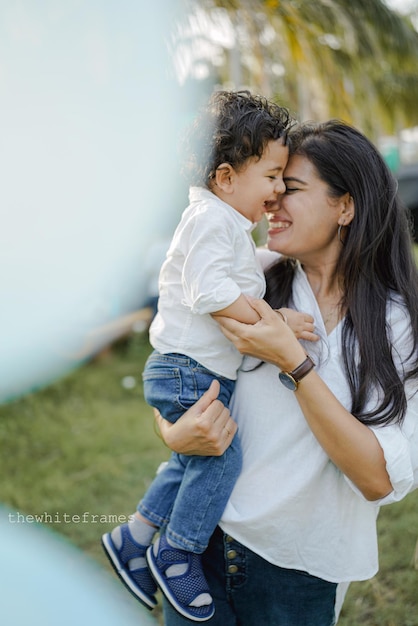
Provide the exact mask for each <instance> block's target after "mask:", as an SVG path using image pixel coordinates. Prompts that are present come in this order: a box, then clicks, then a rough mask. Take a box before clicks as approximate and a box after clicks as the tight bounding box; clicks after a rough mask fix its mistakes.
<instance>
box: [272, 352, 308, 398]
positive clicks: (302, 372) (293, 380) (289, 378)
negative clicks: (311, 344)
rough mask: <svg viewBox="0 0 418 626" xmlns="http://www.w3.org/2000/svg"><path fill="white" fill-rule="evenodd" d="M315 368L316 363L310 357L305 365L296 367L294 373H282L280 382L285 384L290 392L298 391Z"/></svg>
mask: <svg viewBox="0 0 418 626" xmlns="http://www.w3.org/2000/svg"><path fill="white" fill-rule="evenodd" d="M314 367H315V363H314V361H313V360H312V359H311V357H310V356H309V355H308V356H307V357H306V359H305V360H304V361H303V363H301V364H300V365H298V366H297V367H295V369H294V370H293V371H292V372H280V373H279V379H280V382H281V383H283V385H284V386H285V387H287V389H290V391H296V389H297V388H298V386H299V383H300V381H301V380H302V378H303V377H304V376H306V374H309V372H310V371H311V370H312V369H313V368H314Z"/></svg>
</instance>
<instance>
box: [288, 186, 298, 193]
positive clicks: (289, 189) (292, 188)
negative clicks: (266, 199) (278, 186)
mask: <svg viewBox="0 0 418 626" xmlns="http://www.w3.org/2000/svg"><path fill="white" fill-rule="evenodd" d="M294 191H297V187H286V191H285V193H293V192H294Z"/></svg>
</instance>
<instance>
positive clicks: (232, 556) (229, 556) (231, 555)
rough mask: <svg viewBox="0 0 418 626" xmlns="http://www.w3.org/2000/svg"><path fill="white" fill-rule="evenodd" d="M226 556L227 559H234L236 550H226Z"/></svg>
mask: <svg viewBox="0 0 418 626" xmlns="http://www.w3.org/2000/svg"><path fill="white" fill-rule="evenodd" d="M226 556H227V558H228V559H235V557H236V556H237V551H236V550H228V552H227V553H226Z"/></svg>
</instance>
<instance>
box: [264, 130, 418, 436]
mask: <svg viewBox="0 0 418 626" xmlns="http://www.w3.org/2000/svg"><path fill="white" fill-rule="evenodd" d="M289 149H290V154H291V155H293V154H297V155H301V156H304V157H306V158H307V159H308V160H309V161H310V163H312V164H313V165H314V167H315V168H316V170H317V173H318V175H319V177H320V178H321V179H322V180H323V181H324V182H325V183H327V185H328V187H329V195H330V196H331V197H334V198H338V197H341V196H342V195H344V194H345V193H347V192H348V193H349V194H350V195H351V196H352V198H353V199H354V205H355V214H354V218H353V220H352V222H351V224H350V225H349V227H348V228H346V229H344V230H345V231H346V232H345V233H344V234H345V237H344V245H342V246H341V254H340V257H339V260H338V263H337V267H336V275H337V276H338V278H339V281H340V284H341V287H342V292H343V298H342V301H341V307H342V310H344V311H345V312H346V315H345V321H344V324H343V330H342V341H343V355H344V364H345V369H346V372H347V376H348V381H349V385H350V389H351V396H352V408H351V412H352V413H353V415H355V416H356V417H357V418H358V419H359V420H360V421H362V422H363V423H366V424H373V425H378V424H387V423H390V422H402V420H403V417H404V415H405V411H406V404H407V400H406V395H405V388H404V385H405V381H406V380H407V379H409V378H412V377H415V376H417V375H418V350H417V346H418V271H417V266H416V263H415V261H414V256H413V246H412V235H411V223H410V217H409V215H408V212H407V210H406V208H405V207H404V206H403V205H402V204H401V203H400V200H399V198H398V194H397V182H396V180H395V178H394V177H393V175H392V174H391V172H390V170H389V168H388V167H387V165H386V164H385V162H384V160H383V158H382V157H381V155H380V154H379V152H378V150H377V149H376V148H375V146H374V145H373V144H372V143H371V142H370V141H369V140H368V139H367V138H366V137H365V136H364V135H363V134H362V133H360V132H359V131H358V130H356V129H355V128H353V127H351V126H349V125H347V124H345V123H344V122H341V121H339V120H330V121H329V122H326V123H323V124H310V123H306V124H301V125H300V126H299V127H298V128H296V129H295V130H294V131H292V132H291V133H290V135H289ZM294 270H295V261H294V260H292V259H283V261H282V262H279V263H278V264H276V265H275V266H274V267H273V268H271V269H270V270H269V271H268V273H267V282H268V290H267V294H266V299H267V300H268V301H269V302H270V303H271V304H272V306H274V308H279V307H280V306H283V305H284V304H285V303H286V302H289V300H290V298H291V290H292V280H293V275H294ZM393 293H395V294H398V295H399V296H401V298H402V300H403V302H404V304H405V307H406V309H407V311H408V314H409V316H410V323H411V327H410V332H411V346H412V347H411V353H410V355H409V359H410V361H409V363H410V366H409V371H405V372H404V373H403V374H402V375H401V376H400V375H399V374H398V372H397V370H396V367H395V364H394V358H393V357H394V350H395V349H394V348H393V346H392V343H391V329H390V328H388V325H387V322H386V314H387V310H386V307H387V303H388V301H389V300H390V298H391V297H392V296H393ZM373 388H377V389H378V391H379V402H380V404H379V406H377V407H376V408H375V409H374V410H371V411H366V402H367V400H368V399H369V395H370V391H371V389H373Z"/></svg>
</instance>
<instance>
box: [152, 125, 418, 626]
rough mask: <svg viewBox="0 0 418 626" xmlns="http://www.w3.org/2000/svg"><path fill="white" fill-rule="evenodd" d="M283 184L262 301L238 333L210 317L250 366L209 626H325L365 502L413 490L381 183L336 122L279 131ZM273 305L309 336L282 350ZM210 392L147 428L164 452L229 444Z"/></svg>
mask: <svg viewBox="0 0 418 626" xmlns="http://www.w3.org/2000/svg"><path fill="white" fill-rule="evenodd" d="M284 180H285V184H286V192H285V193H284V195H283V196H281V197H279V198H278V201H277V204H275V205H274V206H270V207H268V209H267V218H268V222H269V231H268V247H269V249H270V251H272V252H270V253H269V252H268V251H264V256H265V257H266V258H265V262H266V264H268V265H269V267H268V269H267V272H266V277H267V284H268V291H267V295H266V299H267V302H268V303H269V304H267V303H266V302H263V301H259V300H254V301H252V305H253V307H254V309H255V310H256V311H257V312H258V313H259V315H260V316H261V320H260V322H258V323H257V324H255V325H254V326H247V325H244V324H240V323H238V322H235V321H233V320H227V319H224V320H223V322H222V323H223V328H224V332H225V335H226V336H227V337H228V338H229V339H230V340H231V341H233V342H234V344H235V345H236V347H237V348H238V349H239V350H240V351H241V352H242V353H244V354H246V355H251V357H247V358H246V360H245V361H244V366H243V368H242V371H241V372H240V374H239V377H238V382H237V386H236V390H235V394H234V400H233V403H232V408H231V412H232V415H233V416H237V420H238V427H239V433H240V439H241V442H242V448H243V455H244V463H243V470H242V473H241V476H240V477H239V479H238V482H237V484H236V486H235V488H234V490H233V493H232V495H231V498H230V500H229V503H228V504H227V507H226V509H225V511H224V514H223V516H222V520H221V522H220V529H219V530H218V531H217V532H216V533H215V534H214V536H213V538H212V542H211V544H210V546H209V548H208V550H207V552H206V555H205V568H206V574H207V578H208V582H209V585H210V587H211V590H212V592H213V596H214V598H215V606H216V613H215V616H214V617H213V618H212V619H211V620H210V621H209V622H208V623H210V624H213V625H215V624H216V625H219V626H221V625H222V626H233V625H238V624H240V625H241V626H255V625H256V624H269V625H270V624H271V625H273V624H274V625H275V626H276V625H280V624H284V625H286V626H302V625H306V624H309V626H329V625H331V624H333V623H335V615H336V613H337V612H338V611H337V610H336V590H337V585H338V584H339V583H341V584H342V583H348V582H349V581H352V580H365V579H368V578H370V577H372V576H373V575H374V574H375V573H376V572H377V569H378V557H377V546H376V517H377V514H378V510H379V507H380V506H381V505H382V504H388V503H390V502H394V501H396V500H399V499H401V498H402V497H404V496H405V495H406V494H407V493H408V492H409V491H410V490H411V489H412V488H413V486H414V465H415V464H416V459H414V454H413V452H412V451H411V450H412V447H413V442H414V439H416V437H418V434H417V433H415V431H416V430H418V398H417V396H418V393H417V390H418V275H417V270H416V267H415V264H414V260H413V256H412V246H411V237H410V232H409V223H408V218H407V215H406V213H405V210H404V208H403V207H402V206H401V205H400V204H399V202H398V199H397V197H396V183H395V181H394V179H393V177H392V175H391V174H390V172H389V171H388V168H387V167H386V165H385V163H384V161H383V159H382V158H381V156H380V155H379V153H378V151H377V150H376V148H375V147H374V146H373V145H372V144H371V143H370V142H369V141H368V139H366V137H364V136H363V135H362V134H361V133H360V132H358V131H357V130H355V129H353V128H351V127H350V126H348V125H346V124H344V123H342V122H339V121H330V122H327V123H325V124H319V125H308V124H307V125H301V126H300V127H299V128H298V129H296V130H295V131H293V132H292V133H291V137H290V158H289V162H288V165H287V167H286V170H285V174H284ZM273 251H274V252H278V253H280V255H282V256H281V257H279V256H278V255H276V254H273ZM269 305H270V306H269ZM282 306H290V307H293V308H296V309H299V310H301V311H305V312H307V313H310V314H311V315H312V316H313V317H314V319H315V325H316V333H317V334H318V335H319V336H320V341H318V342H317V343H316V344H312V343H308V342H304V341H298V340H297V339H296V338H295V336H294V335H293V333H292V332H291V331H290V329H289V328H288V327H287V326H286V324H285V322H284V321H283V320H281V319H280V317H279V316H278V315H276V314H275V312H274V310H273V309H277V308H279V307H282ZM307 355H309V358H308V356H307ZM254 357H255V358H254ZM279 373H280V380H279V377H278V374H279ZM282 383H283V384H282ZM215 397H216V389H214V388H211V389H210V390H209V392H208V393H207V394H206V396H205V397H204V398H202V399H201V401H200V403H198V404H197V405H196V406H195V407H194V409H193V410H190V411H189V412H188V413H187V414H185V415H184V416H183V418H181V420H180V421H179V422H177V424H176V425H172V426H167V425H166V424H165V423H164V424H163V423H162V421H161V420H158V421H159V425H160V427H161V429H162V434H163V437H164V439H165V441H166V442H167V443H168V445H169V446H170V447H171V448H173V449H175V450H176V451H178V452H183V453H186V454H191V453H192V454H214V453H215V448H217V450H218V453H220V452H222V450H223V448H224V446H226V445H228V444H229V442H230V440H231V436H232V435H233V433H234V430H235V429H234V425H233V421H232V420H231V418H230V416H229V414H228V412H227V411H226V410H225V409H223V408H222V405H221V404H220V403H219V402H218V401H216V400H215V401H214V400H213V399H214V398H215ZM157 419H158V418H157ZM212 423H213V425H211V424H212ZM414 433H415V434H414ZM415 445H416V444H415ZM165 617H166V622H165V623H166V625H167V626H177V625H180V624H186V623H189V622H188V621H187V620H184V619H183V618H181V617H180V616H178V615H177V614H175V613H174V612H173V611H172V610H171V609H170V608H167V610H166V616H165Z"/></svg>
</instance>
